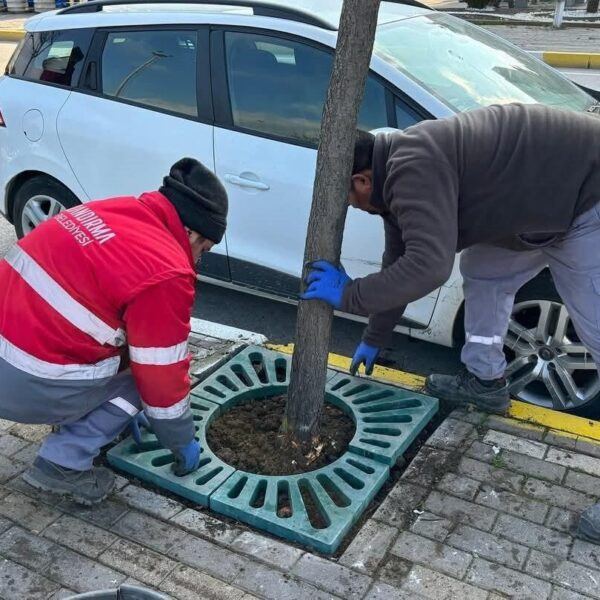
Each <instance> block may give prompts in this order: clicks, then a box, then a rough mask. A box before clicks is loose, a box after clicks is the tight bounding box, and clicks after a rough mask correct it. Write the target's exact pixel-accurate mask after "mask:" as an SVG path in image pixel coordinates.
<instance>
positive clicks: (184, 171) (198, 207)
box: [159, 158, 228, 244]
mask: <svg viewBox="0 0 600 600" xmlns="http://www.w3.org/2000/svg"><path fill="white" fill-rule="evenodd" d="M159 191H160V193H161V194H162V195H163V196H166V197H167V198H168V199H169V200H170V201H171V203H172V204H173V206H174V207H175V210H176V211H177V214H178V215H179V218H180V219H181V221H182V223H183V224H184V225H185V226H186V227H187V228H188V229H191V230H192V231H196V232H198V233H199V234H200V235H202V236H204V237H205V238H208V239H209V240H212V241H213V242H215V243H217V244H218V243H220V241H221V240H222V239H223V234H224V233H225V228H226V227H227V208H228V201H227V192H226V191H225V188H224V187H223V184H222V183H221V182H220V181H219V179H218V178H217V176H216V175H215V174H214V173H213V172H212V171H211V170H210V169H207V168H206V167H205V166H204V165H203V164H202V163H200V162H198V161H197V160H195V159H193V158H182V159H181V160H179V161H177V162H176V163H175V164H174V165H173V166H172V167H171V171H170V173H169V175H167V177H165V178H164V180H163V186H162V187H161V188H160V190H159Z"/></svg>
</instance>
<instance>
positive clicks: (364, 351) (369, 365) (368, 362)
mask: <svg viewBox="0 0 600 600" xmlns="http://www.w3.org/2000/svg"><path fill="white" fill-rule="evenodd" d="M379 352H380V349H379V348H376V347H375V346H369V344H365V342H361V343H360V344H359V345H358V348H357V349H356V352H355V353H354V356H353V357H352V364H351V365H350V374H351V375H356V371H358V367H360V365H361V364H363V363H364V365H365V374H366V375H371V373H373V367H374V366H375V361H376V360H377V357H378V356H379Z"/></svg>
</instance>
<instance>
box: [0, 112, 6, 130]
mask: <svg viewBox="0 0 600 600" xmlns="http://www.w3.org/2000/svg"><path fill="white" fill-rule="evenodd" d="M0 127H6V122H5V121H4V117H3V116H2V111H0Z"/></svg>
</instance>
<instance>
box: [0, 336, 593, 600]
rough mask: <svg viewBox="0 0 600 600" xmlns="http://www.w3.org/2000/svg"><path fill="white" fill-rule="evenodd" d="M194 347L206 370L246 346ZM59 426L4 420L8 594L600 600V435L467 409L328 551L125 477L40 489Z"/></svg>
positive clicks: (1, 568)
mask: <svg viewBox="0 0 600 600" xmlns="http://www.w3.org/2000/svg"><path fill="white" fill-rule="evenodd" d="M190 342H191V349H192V352H193V354H194V361H193V366H192V371H193V373H194V374H195V375H194V376H195V377H197V378H201V377H203V376H204V375H205V374H206V373H209V372H211V371H212V370H213V369H214V368H216V366H218V365H219V364H221V363H222V362H223V361H224V360H226V358H227V357H228V356H229V355H230V354H231V353H232V352H236V351H237V350H239V349H240V348H241V347H242V346H243V340H237V341H233V342H232V341H229V342H228V341H224V340H219V339H216V338H208V337H206V336H202V335H199V334H193V335H192V337H191V338H190ZM47 432H48V428H47V427H44V426H35V427H32V426H23V425H18V424H14V423H11V422H8V421H0V598H5V599H10V600H14V599H21V598H23V599H27V600H38V599H40V600H41V599H43V600H59V599H60V598H65V597H68V596H69V595H70V594H74V593H81V592H85V591H91V590H97V589H102V588H112V587H116V586H118V585H120V584H121V583H125V582H127V583H132V584H137V585H139V584H140V583H141V584H143V585H144V586H146V587H148V588H151V589H154V590H158V591H160V592H162V593H163V594H165V595H166V596H167V597H168V598H172V599H175V600H188V599H189V600H196V599H198V598H202V599H204V598H206V599H208V600H252V599H255V598H261V599H263V600H304V599H306V600H408V599H410V600H427V599H429V600H458V599H461V600H462V599H465V600H501V599H502V598H518V599H520V600H586V599H587V600H589V599H597V600H600V587H599V586H598V585H597V583H598V582H599V581H600V548H599V547H597V546H594V545H592V544H589V543H587V542H583V541H581V540H576V539H574V538H573V535H572V531H573V527H574V525H575V523H576V519H577V513H578V511H580V510H582V509H583V508H585V507H587V506H589V505H590V504H592V503H594V502H597V501H598V500H599V497H600V444H599V443H597V442H595V441H593V440H589V439H584V438H581V437H578V436H574V435H565V434H562V433H560V432H556V431H549V430H547V429H545V428H543V427H539V426H536V425H530V424H526V423H519V422H517V421H514V420H512V419H506V418H501V417H497V416H487V415H484V414H482V413H479V412H467V411H464V410H456V411H454V412H453V413H452V414H451V415H450V416H449V417H448V418H447V419H446V420H445V421H444V422H443V423H442V424H441V426H440V427H438V429H437V430H436V431H435V432H434V433H433V434H432V435H431V436H430V438H429V439H428V440H427V441H426V442H425V444H424V445H423V446H422V447H421V449H420V450H419V452H418V453H417V455H416V456H415V458H414V459H413V460H412V462H411V463H410V464H409V465H407V467H406V469H405V471H404V473H403V474H402V476H401V478H400V480H399V481H398V482H397V483H396V484H395V485H394V487H393V488H392V489H391V490H390V491H389V493H388V495H387V497H386V498H384V499H383V501H382V502H381V504H380V505H379V506H378V507H377V508H376V509H373V508H370V509H369V510H368V512H367V513H366V517H367V518H366V520H365V521H364V523H363V525H362V527H361V528H360V529H359V530H358V531H357V532H355V536H354V539H352V540H348V542H349V543H348V544H347V546H346V547H345V549H344V550H343V553H342V554H341V555H340V556H337V557H335V558H327V557H323V556H319V555H316V554H314V553H311V552H307V551H305V549H303V548H300V547H297V546H294V545H291V544H288V543H286V542H285V541H283V540H278V539H274V538H272V537H270V536H268V535H263V534H262V533H261V532H258V531H255V530H252V529H251V528H249V527H247V526H245V525H242V524H236V523H233V522H231V521H225V520H223V519H221V518H220V517H219V516H218V515H215V514H212V513H210V511H208V510H206V509H202V508H193V507H190V505H189V503H188V502H186V501H178V500H177V499H174V498H173V497H172V496H167V495H163V494H161V493H160V492H157V491H153V490H150V489H147V488H143V487H140V486H138V485H136V483H135V482H134V481H130V480H129V479H128V478H126V477H122V476H119V477H118V478H117V486H116V490H115V492H114V493H113V494H112V497H111V498H110V499H108V500H107V501H106V502H104V503H103V504H101V505H100V506H97V507H94V508H90V507H82V506H78V505H77V504H74V503H73V502H71V501H68V500H64V499H61V498H57V497H54V496H51V495H47V494H43V493H40V492H38V491H36V490H34V489H32V488H31V487H29V486H28V485H27V484H26V483H24V482H23V480H22V479H21V477H20V474H21V473H22V471H23V470H24V469H25V468H26V467H27V464H28V462H29V461H31V460H32V458H33V457H34V456H35V453H36V451H37V449H38V447H39V442H40V440H41V439H42V438H43V437H44V435H46V433H47Z"/></svg>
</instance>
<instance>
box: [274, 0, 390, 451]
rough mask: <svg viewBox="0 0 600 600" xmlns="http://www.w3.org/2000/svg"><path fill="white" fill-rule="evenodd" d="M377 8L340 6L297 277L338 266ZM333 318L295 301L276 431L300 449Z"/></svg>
mask: <svg viewBox="0 0 600 600" xmlns="http://www.w3.org/2000/svg"><path fill="white" fill-rule="evenodd" d="M378 10H379V0H344V4H343V7H342V14H341V19H340V28H339V33H338V40H337V48H336V53H335V59H334V62H333V70H332V73H331V79H330V82H329V89H328V91H327V100H326V102H325V108H324V111H323V120H322V126H321V140H320V144H319V152H318V155H317V170H316V176H315V183H314V190H313V199H312V208H311V212H310V219H309V222H308V233H307V236H306V246H305V251H304V269H303V274H302V276H303V278H304V277H305V276H306V272H307V265H308V264H309V263H310V262H312V261H314V260H318V259H324V260H328V261H329V262H331V263H333V264H338V263H339V259H340V253H341V248H342V237H343V234H344V223H345V221H346V211H347V208H348V205H347V202H348V192H349V189H350V178H351V173H352V163H353V159H354V142H355V138H356V123H357V120H358V110H359V107H360V104H361V101H362V96H363V93H364V88H365V81H366V78H367V74H368V71H369V63H370V59H371V53H372V51H373V41H374V38H375V28H376V26H377V13H378ZM332 318H333V309H332V308H331V307H330V306H329V305H327V304H325V303H324V302H316V301H301V302H300V305H299V307H298V320H297V323H296V346H295V349H294V355H293V358H292V372H291V379H290V387H289V393H288V401H287V406H286V418H285V421H284V425H283V429H284V431H287V432H288V433H289V434H291V436H292V439H295V440H296V441H298V442H300V443H302V444H307V443H309V442H311V441H313V440H314V438H315V437H317V435H318V431H319V422H320V417H321V411H322V408H323V403H324V399H325V397H324V392H325V382H326V373H327V354H328V351H329V340H330V335H331V322H332Z"/></svg>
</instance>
